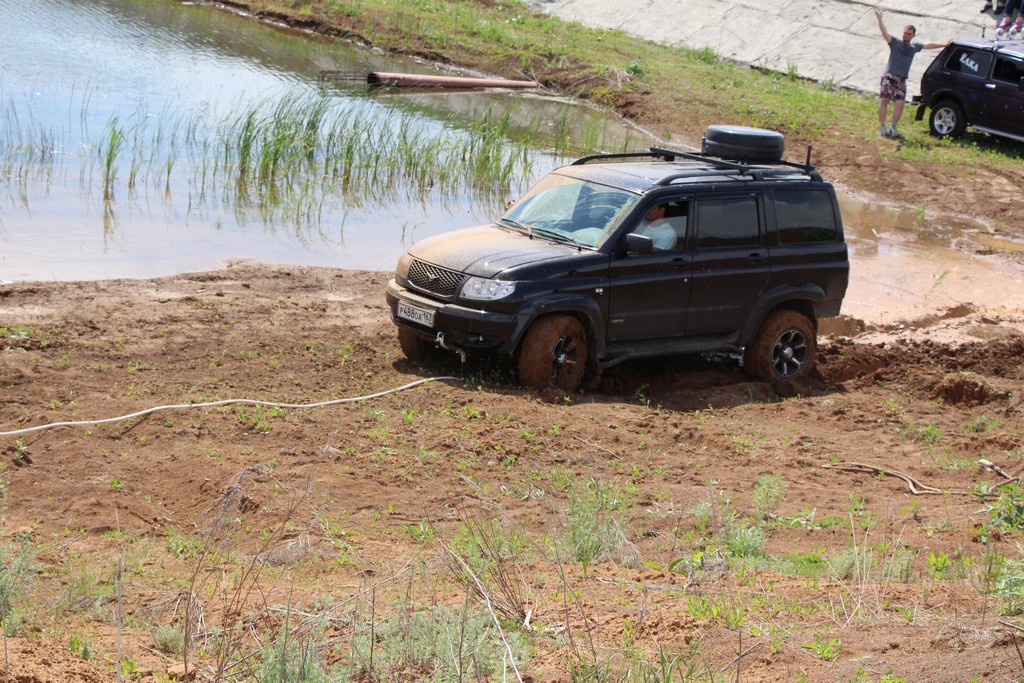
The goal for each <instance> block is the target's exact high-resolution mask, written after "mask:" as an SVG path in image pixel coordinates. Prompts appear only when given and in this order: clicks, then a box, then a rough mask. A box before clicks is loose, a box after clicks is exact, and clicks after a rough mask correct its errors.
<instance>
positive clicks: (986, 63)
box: [929, 45, 992, 123]
mask: <svg viewBox="0 0 1024 683" xmlns="http://www.w3.org/2000/svg"><path fill="white" fill-rule="evenodd" d="M991 66H992V53H991V52H989V51H986V50H982V49H980V48H975V47H971V46H963V45H958V46H956V47H955V48H954V49H953V50H952V51H951V52H950V53H949V57H948V58H947V59H946V61H945V63H944V64H943V65H942V72H943V73H942V74H941V77H940V78H938V79H937V80H938V82H940V83H941V86H942V87H941V88H939V90H941V91H942V92H943V93H948V92H955V93H957V94H958V95H959V99H960V100H961V101H962V102H963V104H964V107H965V108H966V112H965V113H966V115H967V120H968V121H970V122H971V123H978V122H982V121H986V120H987V116H988V112H987V111H986V101H987V99H988V95H987V91H988V89H987V87H986V86H987V84H988V83H990V82H991V81H990V80H989V78H988V76H989V72H990V67H991ZM933 87H934V86H933ZM947 97H948V94H942V95H939V96H938V97H936V98H935V101H932V102H930V103H929V106H935V105H936V104H938V101H939V100H941V99H945V98H947Z"/></svg>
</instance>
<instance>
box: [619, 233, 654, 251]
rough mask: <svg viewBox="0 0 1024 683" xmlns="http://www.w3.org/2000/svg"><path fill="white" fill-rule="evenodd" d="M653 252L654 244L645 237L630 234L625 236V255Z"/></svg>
mask: <svg viewBox="0 0 1024 683" xmlns="http://www.w3.org/2000/svg"><path fill="white" fill-rule="evenodd" d="M653 252H654V242H652V241H651V238H650V237H648V236H647V235H638V234H636V233H635V232H631V233H629V234H628V235H626V253H627V254H650V253H653Z"/></svg>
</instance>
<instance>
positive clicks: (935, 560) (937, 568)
mask: <svg viewBox="0 0 1024 683" xmlns="http://www.w3.org/2000/svg"><path fill="white" fill-rule="evenodd" d="M949 570H950V566H949V556H948V555H946V553H944V552H941V551H940V552H937V553H928V576H930V577H932V578H933V579H939V578H942V577H944V576H946V575H947V573H948V572H949Z"/></svg>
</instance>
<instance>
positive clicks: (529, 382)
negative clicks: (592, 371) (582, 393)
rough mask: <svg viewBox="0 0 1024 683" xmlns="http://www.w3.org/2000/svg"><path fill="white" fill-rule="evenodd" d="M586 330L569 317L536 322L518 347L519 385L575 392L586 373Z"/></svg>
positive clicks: (543, 319)
mask: <svg viewBox="0 0 1024 683" xmlns="http://www.w3.org/2000/svg"><path fill="white" fill-rule="evenodd" d="M587 354H588V346H587V331H586V330H585V329H583V325H582V323H580V321H579V320H577V319H576V318H573V317H572V316H569V315H553V316H550V317H547V318H541V319H540V320H538V321H537V322H535V323H534V324H533V325H532V326H531V327H530V329H529V330H527V332H526V336H525V337H523V342H522V344H521V345H520V348H519V362H518V367H517V369H518V372H519V382H520V383H521V384H522V385H523V386H527V387H530V388H533V389H547V388H548V387H555V388H558V389H561V390H562V391H575V390H576V389H577V388H578V387H579V386H580V383H581V382H582V381H583V377H584V375H585V374H586V371H587Z"/></svg>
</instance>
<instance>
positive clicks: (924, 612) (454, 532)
mask: <svg viewBox="0 0 1024 683" xmlns="http://www.w3.org/2000/svg"><path fill="white" fill-rule="evenodd" d="M386 278H387V275H386V274H381V273H366V272H346V271H336V270H328V269H314V268H298V267H288V266H266V265H258V264H247V263H239V264H234V265H232V266H231V267H229V268H226V269H224V270H221V271H216V272H209V273H198V274H185V275H181V276H178V277H169V278H162V279H156V280H143V281H109V282H87V283H35V284H33V283H23V284H15V285H9V286H5V287H4V289H3V291H2V293H0V320H3V321H4V328H5V329H4V330H3V335H4V336H3V338H2V339H0V347H2V348H3V350H2V352H0V387H2V399H3V400H2V401H0V429H2V430H5V431H11V430H17V429H25V428H31V427H34V426H39V425H47V424H52V423H58V422H64V421H73V420H78V421H83V420H95V419H102V418H111V417H116V416H124V415H128V414H131V413H135V412H137V411H141V410H145V409H148V408H151V407H157V406H183V405H187V404H194V403H201V402H209V401H217V400H225V399H258V400H263V401H270V402H275V403H288V404H309V403H315V402H321V401H340V400H341V399H352V398H355V397H365V396H368V395H372V394H375V393H377V392H383V391H386V390H390V389H394V388H396V387H402V386H404V385H408V384H409V383H411V382H417V381H419V380H422V379H424V378H429V377H456V378H457V379H439V380H436V381H432V382H429V383H426V384H418V385H414V386H412V387H410V388H407V389H404V390H402V391H398V392H395V393H388V394H385V395H381V396H378V397H375V398H368V399H366V400H363V401H354V402H338V403H334V404H331V405H324V406H318V407H310V408H285V409H277V408H269V407H265V406H258V405H252V404H238V403H236V404H229V405H220V406H213V407H180V408H168V409H164V410H159V411H156V412H152V413H148V414H145V415H142V416H139V417H135V418H131V419H126V420H121V421H112V422H107V423H102V424H90V425H69V426H55V427H52V428H48V429H44V430H39V431H32V432H26V433H21V434H18V435H5V436H3V437H2V439H3V442H2V444H0V446H2V448H4V449H5V450H4V458H3V465H2V470H0V479H2V481H3V491H4V494H5V497H4V499H3V502H4V505H5V508H4V519H3V537H4V538H3V540H4V541H7V542H14V543H17V542H25V541H28V542H30V543H31V544H32V546H33V547H34V548H36V551H37V557H36V563H35V566H36V569H37V571H38V573H37V574H36V575H35V576H34V578H32V579H31V583H26V584H24V585H25V586H26V587H27V589H28V590H27V592H25V593H24V594H23V595H20V596H19V597H18V599H17V600H16V601H15V606H16V607H18V608H19V610H20V613H21V614H22V617H20V618H22V619H23V622H22V630H21V635H19V637H16V638H11V639H8V641H7V649H6V651H5V653H4V661H5V662H8V663H9V669H8V670H9V673H10V674H12V675H13V678H12V679H11V680H17V681H26V682H33V683H34V682H36V681H58V680H60V681H64V680H83V681H101V680H113V673H112V670H113V667H114V665H115V663H116V662H117V661H122V662H125V661H128V662H129V663H130V665H129V666H128V669H127V670H129V671H131V672H133V675H134V676H135V677H136V678H140V679H144V680H153V679H155V680H166V676H167V675H168V674H167V672H169V671H170V672H174V671H176V670H177V671H180V670H181V665H182V663H183V660H184V655H183V653H182V652H180V651H177V652H175V651H174V650H173V649H167V648H165V650H164V651H161V649H160V647H159V642H158V639H157V636H156V634H157V631H158V629H159V628H160V627H161V626H166V625H167V624H175V623H177V624H180V623H183V621H184V619H185V611H184V605H185V603H186V602H187V601H186V600H185V597H186V596H188V595H192V596H193V603H192V604H193V608H192V611H191V612H190V616H189V619H190V620H191V622H192V623H193V627H194V632H195V634H196V636H195V638H196V641H195V645H194V646H193V649H192V654H191V655H190V659H191V660H193V661H196V660H198V663H199V665H200V666H201V667H202V668H201V671H202V672H203V674H202V675H203V677H206V678H214V677H216V668H217V661H218V660H217V657H216V656H215V654H214V653H216V652H217V648H216V643H217V642H221V643H223V642H224V641H223V640H221V641H217V640H216V639H215V638H214V637H213V636H212V635H211V634H214V633H217V632H218V631H219V629H226V630H225V631H224V632H226V633H236V634H239V635H238V636H237V640H235V641H231V642H232V644H233V645H234V646H237V648H238V651H239V652H241V651H243V650H244V651H245V652H259V651H260V650H259V648H260V647H261V646H266V643H267V640H268V639H269V638H272V637H273V636H275V635H277V633H278V632H279V629H280V628H282V625H284V624H286V623H287V625H288V627H289V628H290V629H292V631H290V632H293V633H294V634H295V635H293V638H296V639H298V638H300V637H302V636H305V637H310V638H311V637H312V636H310V634H309V625H308V622H306V625H305V626H302V623H300V622H302V621H303V619H304V618H305V616H304V617H302V618H300V616H299V615H306V616H308V615H311V614H318V613H319V614H321V615H322V619H323V620H324V621H323V622H322V623H325V624H326V626H325V628H326V631H325V632H321V633H320V635H319V637H320V639H321V640H319V641H317V642H318V643H320V644H321V646H322V647H321V654H322V655H323V656H324V657H325V658H326V659H327V660H328V661H333V662H336V663H341V664H345V663H348V664H352V663H353V657H354V655H353V654H352V651H351V649H350V644H351V643H352V642H353V639H354V638H355V637H356V635H357V634H359V633H366V632H367V631H368V629H369V628H371V626H370V625H371V624H373V623H377V624H383V623H384V622H385V621H387V620H388V619H392V620H394V619H398V617H397V616H395V615H396V613H398V611H400V610H399V608H398V607H396V604H398V603H401V604H403V605H405V608H403V609H404V611H400V612H401V614H403V615H408V614H411V613H414V612H417V611H420V612H427V613H429V612H430V610H431V609H437V607H438V606H439V605H454V606H455V608H456V609H462V608H463V606H464V604H465V601H466V595H467V594H468V595H469V596H470V599H469V602H468V605H469V608H471V609H473V610H478V611H479V610H485V609H486V605H485V604H483V603H480V601H479V600H478V596H477V595H476V594H475V593H474V592H473V591H469V590H468V589H466V588H465V587H464V586H463V585H462V584H459V583H458V582H457V581H455V580H454V579H453V577H454V574H453V572H452V571H451V569H450V567H449V565H450V562H449V561H446V558H451V557H452V556H453V555H452V554H451V553H449V552H448V549H449V548H456V549H458V548H459V547H461V546H459V545H458V544H457V540H458V539H459V538H461V537H464V535H462V536H460V532H459V529H460V528H462V529H465V528H466V525H467V524H468V525H469V526H471V527H472V526H474V525H477V526H479V525H484V526H485V527H486V526H487V525H490V524H491V523H492V522H493V523H500V525H501V527H500V528H501V533H500V534H498V536H501V537H503V538H506V537H507V538H524V537H525V538H529V539H530V542H529V543H528V544H525V545H524V546H523V547H521V548H519V549H518V550H517V551H516V552H514V553H512V557H513V558H514V559H513V560H510V561H509V562H510V563H511V564H510V566H512V567H514V569H515V571H514V572H510V575H512V576H515V577H516V579H515V581H513V583H514V584H515V585H516V586H517V587H518V591H517V593H516V594H517V595H518V599H519V600H520V604H521V606H522V610H523V611H522V613H520V617H522V616H523V614H524V613H528V614H529V617H528V620H529V624H530V630H528V631H525V632H527V633H529V638H530V639H531V642H532V643H533V652H532V656H531V657H530V658H529V659H528V660H526V661H520V662H519V666H520V676H521V677H522V679H523V680H538V681H540V680H569V678H570V671H571V670H572V667H573V666H575V667H576V670H577V671H578V670H579V668H580V666H581V664H589V665H602V664H604V665H608V666H612V667H613V668H614V669H615V670H617V671H622V670H623V669H622V667H623V666H627V665H628V662H630V661H634V662H635V661H640V660H641V659H644V658H646V661H656V660H657V657H658V654H657V653H658V652H659V651H661V652H671V653H685V654H686V657H687V660H686V661H688V662H690V663H691V664H693V665H695V666H696V667H697V669H696V670H697V671H698V672H699V673H700V674H701V675H703V676H704V677H705V678H704V679H702V680H706V679H708V676H709V674H713V675H721V676H725V677H726V678H727V679H728V680H736V678H737V676H739V677H740V680H743V681H793V680H802V679H801V676H802V675H804V674H806V676H807V678H806V680H812V681H814V680H818V681H824V680H829V681H839V680H842V681H846V680H865V681H868V680H869V681H876V680H882V677H883V676H885V675H886V673H887V672H891V676H893V677H902V678H904V679H906V680H908V681H967V680H990V681H1011V680H1014V681H1015V680H1018V679H1019V678H1020V677H1021V675H1022V674H1024V668H1022V665H1021V661H1020V659H1019V657H1018V654H1017V651H1016V649H1015V643H1014V636H1015V630H1014V628H1013V627H1012V626H1010V625H1008V624H1019V623H1020V620H1019V617H1013V616H1008V615H1005V614H1002V613H1001V610H1003V609H1004V603H1003V602H1002V601H1001V599H1000V598H999V596H998V595H997V594H995V593H994V592H993V591H991V590H990V589H991V574H990V573H989V572H986V566H987V565H986V561H987V558H990V557H991V556H992V555H991V551H993V550H995V551H997V552H998V553H1001V554H1003V555H1004V556H1005V557H1006V558H1008V559H1016V558H1017V557H1018V550H1017V546H1016V543H1017V540H1018V537H1017V536H1016V534H1013V533H1002V534H1000V533H991V534H988V542H987V543H986V542H984V541H985V539H986V529H989V527H987V526H986V525H985V524H984V522H986V521H987V520H988V519H989V516H988V514H987V513H986V512H984V508H985V507H986V505H987V504H990V503H991V502H992V499H991V498H989V499H988V501H987V502H986V501H985V500H983V499H981V498H980V497H978V495H977V493H978V491H979V488H980V487H984V486H995V485H997V484H1000V483H1005V479H1004V477H1003V476H1001V475H1000V474H999V473H997V472H996V471H993V470H990V469H985V468H983V467H982V466H981V465H980V464H979V463H980V462H981V460H982V459H985V460H988V461H991V462H992V463H994V464H995V465H996V466H998V467H1000V468H1002V470H1003V471H1004V472H1005V473H1006V474H1007V476H1012V477H1015V476H1017V475H1018V474H1019V473H1020V472H1021V470H1022V462H1021V461H1022V456H1024V437H1022V434H1024V418H1022V405H1021V395H1020V386H1021V379H1022V375H1024V365H1022V360H1021V359H1022V350H1024V338H1022V336H1021V329H1022V323H1024V320H1022V318H1021V316H1020V313H1019V312H1017V313H1016V314H1015V313H1013V312H1011V311H1006V310H971V309H970V308H969V307H965V308H961V309H958V310H956V311H949V312H945V314H944V315H935V316H933V317H932V318H931V319H929V320H923V321H918V322H917V323H913V322H911V321H908V322H907V324H906V325H904V326H903V328H902V329H900V330H894V329H892V328H886V329H882V328H879V327H877V326H874V325H872V324H870V323H868V324H866V325H864V326H863V329H861V331H859V332H858V333H857V335H855V336H838V335H834V336H830V337H826V338H825V339H823V346H822V360H821V365H820V378H818V379H817V380H816V381H815V382H813V383H812V384H811V385H809V386H806V387H802V390H801V392H800V393H799V394H798V395H794V396H785V397H783V396H779V395H777V394H776V393H774V392H773V391H772V389H771V387H769V386H768V385H765V384H762V383H756V382H751V381H749V380H748V379H747V378H746V377H745V375H744V374H743V372H742V370H741V368H740V367H739V361H738V359H736V358H733V357H730V356H714V357H698V358H680V359H673V360H668V361H660V362H644V363H627V364H624V365H621V366H619V367H617V368H614V369H611V370H609V371H608V372H607V373H606V374H605V376H604V378H603V381H602V384H601V386H600V387H599V388H598V389H597V390H595V391H589V392H585V393H580V394H576V395H571V396H563V395H558V394H540V393H536V392H533V391H528V390H524V389H521V388H519V387H517V386H516V385H515V384H514V382H512V380H511V377H510V374H509V369H508V368H507V367H505V366H503V365H501V364H500V363H497V364H495V363H487V364H479V363H471V364H469V365H468V366H466V367H460V365H459V364H458V363H457V362H456V361H455V360H454V359H453V360H452V361H451V362H450V363H442V364H440V365H436V366H429V367H421V366H418V365H415V364H413V363H411V362H409V361H407V360H404V359H403V357H402V356H401V353H400V350H399V347H398V343H397V340H396V338H395V335H394V331H393V328H392V325H391V323H390V322H389V321H388V319H387V313H386V308H385V305H384V301H383V294H382V292H383V286H384V283H385V281H386ZM851 327H858V326H851ZM933 329H934V330H936V331H940V332H941V333H938V334H935V335H931V334H930V331H931V330H933ZM871 468H875V469H871ZM772 474H775V475H778V476H779V481H778V483H777V485H776V486H775V488H774V492H775V494H776V495H774V496H767V499H768V502H766V500H765V498H766V496H765V495H764V491H763V490H762V495H760V496H759V497H757V498H755V494H754V491H755V485H756V484H757V482H758V481H759V480H762V478H763V477H765V475H772ZM596 490H600V491H604V492H605V493H606V494H607V495H606V497H605V499H604V500H606V501H607V500H614V501H615V504H614V505H608V506H607V509H608V510H609V511H608V512H607V513H606V515H607V516H604V515H605V513H602V519H604V520H605V521H606V522H607V524H606V525H605V526H604V527H602V528H603V529H604V531H603V532H602V534H601V535H602V536H603V537H604V539H605V542H606V543H605V553H604V554H603V555H600V556H598V557H597V558H596V559H595V560H594V561H593V562H591V563H589V564H581V563H580V562H577V561H575V560H573V559H572V558H571V557H570V558H569V559H565V558H566V555H565V550H564V549H565V548H566V547H567V546H566V541H565V539H566V538H567V537H568V527H569V522H570V520H571V519H574V516H573V514H574V513H573V512H572V510H571V507H572V503H573V502H574V501H576V502H578V501H580V500H583V499H586V495H587V492H588V491H591V492H593V491H596ZM972 494H973V495H972ZM739 520H745V521H739ZM743 528H748V529H749V528H756V529H759V530H761V532H762V537H761V538H762V541H761V542H757V541H755V542H754V543H753V544H751V545H748V546H746V549H745V550H744V549H742V548H743V547H744V546H742V545H739V546H737V545H736V544H735V543H734V542H733V541H730V540H729V539H730V534H734V536H733V537H732V538H735V533H736V530H737V529H743ZM204 543H205V544H209V545H205V546H204V545H202V544H204ZM200 547H207V548H216V549H217V552H216V553H213V554H206V555H203V554H201V553H200V552H199V551H198V550H197V549H198V548H200ZM555 548H560V549H561V551H560V552H561V555H559V553H558V552H556V550H555ZM738 548H739V549H738ZM557 557H562V558H563V560H562V561H557V560H556V558H557ZM119 563H120V566H121V573H120V580H119V579H118V571H117V569H118V566H119ZM858 565H859V566H860V567H861V568H862V571H858V570H857V569H856V567H857V566H858ZM868 565H870V568H869V569H868V570H863V569H864V567H867V566H868ZM796 567H803V569H797V568H796ZM488 590H491V589H488ZM492 595H493V593H492ZM395 596H398V597H395ZM395 601H398V603H396V602H395ZM289 610H293V611H294V614H292V616H291V620H290V621H286V616H285V615H286V614H290V613H291V612H290V611H289ZM197 615H198V616H197ZM323 615H326V616H323ZM507 623H508V622H506V624H507ZM119 624H120V626H119ZM378 628H381V629H382V630H383V626H378ZM510 628H511V627H510ZM231 629H235V630H231ZM519 629H520V630H522V627H519ZM377 639H378V640H379V641H380V643H381V645H380V647H381V648H382V649H383V647H384V641H385V640H386V638H385V636H383V635H378V636H377ZM83 644H84V646H85V650H86V652H85V654H87V655H89V656H90V659H88V660H85V659H83V658H82V657H81V656H80V654H81V653H82V651H83ZM119 648H120V650H119ZM830 649H831V650H836V649H838V650H839V651H838V654H837V655H836V656H835V657H833V658H831V659H830V658H829V654H830V652H829V650H830ZM119 651H120V653H121V654H120V657H119V656H118V652H119ZM740 652H743V653H744V654H743V657H742V658H741V659H739V660H737V655H738V654H739V653H740ZM637 653H639V654H637ZM378 656H380V655H378ZM630 657H632V658H633V659H630ZM249 661H252V660H251V659H250V660H249ZM679 661H682V660H679ZM377 666H378V670H377V671H375V672H374V677H373V679H374V680H379V679H380V678H383V677H384V676H383V675H382V674H383V669H380V667H382V666H383V665H382V664H378V665H377ZM634 666H639V665H637V664H634ZM737 666H739V667H740V671H737ZM175 667H178V668H177V669H175ZM364 671H365V668H364ZM231 673H232V674H233V675H236V676H241V673H242V671H241V670H240V669H238V668H235V669H233V670H232V672H231ZM425 675H426V671H424V670H423V669H418V668H416V667H415V666H413V665H412V664H408V665H407V666H405V667H404V668H399V669H398V670H397V671H396V672H392V673H390V674H389V675H388V677H390V679H391V680H415V679H418V678H422V677H423V676H425ZM508 676H509V677H510V678H511V677H513V676H514V673H511V672H510V673H509V674H508ZM468 677H469V678H471V679H472V678H475V676H468ZM858 677H859V678H858ZM370 678H371V676H369V675H366V676H365V679H367V680H369V679H370ZM481 678H486V679H488V680H498V677H497V675H496V674H492V675H489V676H485V675H481ZM676 680H680V679H679V678H677V679H676ZM715 680H719V679H717V678H716V679H715ZM889 680H892V678H890V679H889Z"/></svg>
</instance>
